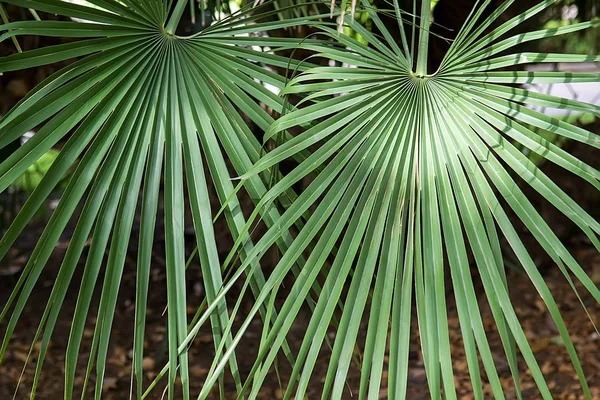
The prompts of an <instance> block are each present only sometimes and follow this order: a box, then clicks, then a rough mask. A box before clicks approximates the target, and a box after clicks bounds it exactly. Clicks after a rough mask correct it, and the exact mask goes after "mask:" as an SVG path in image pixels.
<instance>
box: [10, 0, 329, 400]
mask: <svg viewBox="0 0 600 400" xmlns="http://www.w3.org/2000/svg"><path fill="white" fill-rule="evenodd" d="M7 3H12V4H16V5H18V6H22V7H28V8H31V9H35V10H38V11H42V12H48V13H53V14H57V15H61V16H66V17H71V18H78V19H81V20H83V21H79V22H76V21H21V22H12V23H7V24H5V25H2V26H0V30H1V31H3V32H5V33H3V34H2V36H1V38H0V40H6V39H8V38H14V37H18V36H19V35H41V36H60V37H73V38H78V39H80V40H76V41H73V42H69V43H66V44H59V45H54V46H50V47H45V48H41V49H36V50H30V51H25V52H22V53H18V54H14V55H10V56H6V57H3V58H1V59H0V72H8V71H17V70H21V69H25V68H31V67H36V66H40V65H45V64H50V63H54V62H58V61H64V60H70V59H77V60H76V61H75V62H73V63H71V64H70V65H69V66H68V67H66V68H64V69H62V70H60V71H58V72H56V73H55V74H53V75H51V76H50V77H48V78H47V79H46V80H44V81H43V82H41V83H40V84H39V85H38V86H37V87H36V88H35V89H33V90H32V91H31V92H30V93H29V94H28V95H27V96H26V97H25V98H24V99H23V100H21V101H20V102H19V103H18V104H17V105H16V106H15V107H14V108H13V109H12V110H11V111H10V112H9V113H8V114H6V115H5V116H3V118H2V120H0V146H1V147H4V146H6V145H7V144H9V143H10V142H12V141H13V140H15V139H17V138H19V137H20V136H22V135H23V133H25V132H27V131H29V130H32V129H34V128H35V127H37V126H38V125H40V124H42V126H41V128H40V129H39V130H38V131H37V132H36V134H35V135H34V136H33V137H32V138H31V139H30V140H29V141H27V143H25V144H24V145H23V146H22V147H20V148H19V150H18V151H16V152H14V153H13V154H12V155H11V156H10V157H9V158H8V159H7V160H6V161H4V162H3V163H2V164H0V187H1V188H2V190H4V189H6V188H7V187H8V186H9V185H10V184H11V183H12V182H13V181H14V180H15V179H16V178H18V177H19V176H20V175H21V174H22V173H23V171H25V170H26V169H27V168H28V167H29V166H30V165H31V164H32V163H34V162H35V161H36V160H37V159H38V158H39V157H41V156H42V155H43V154H45V153H46V152H47V151H48V150H49V149H50V148H51V147H52V146H54V145H56V144H57V143H58V142H59V141H61V140H65V139H66V142H65V144H64V146H63V147H62V150H61V152H60V155H59V156H58V158H57V159H56V161H55V163H54V164H53V165H52V167H51V168H50V170H49V171H48V173H47V174H46V175H45V177H44V178H43V180H42V182H41V183H40V184H39V185H38V186H37V188H36V189H35V190H34V191H33V192H32V193H31V195H30V196H29V198H28V199H27V201H26V203H25V204H24V205H23V207H22V208H21V210H20V212H19V214H18V215H17V216H16V218H15V219H14V221H13V222H12V224H11V226H10V227H9V228H8V230H7V231H6V232H5V233H4V236H3V237H2V240H1V241H0V258H2V257H4V256H5V255H6V253H7V251H8V250H9V248H10V247H11V246H12V245H13V243H14V242H15V240H16V239H17V237H18V236H19V234H20V233H21V232H22V231H23V229H24V228H25V227H26V225H27V224H28V222H29V221H30V220H31V218H32V217H33V216H34V214H35V212H36V210H37V209H38V208H39V207H40V206H41V205H42V204H43V202H44V201H45V199H46V198H48V196H49V195H50V193H51V191H52V190H53V189H54V188H55V187H56V186H57V184H58V183H59V181H60V180H61V179H62V177H63V176H65V174H66V173H67V172H68V171H69V170H70V169H71V168H72V167H73V166H74V165H76V168H75V170H74V172H73V173H72V175H71V177H70V179H69V183H68V185H67V187H66V189H65V191H64V193H63V195H62V196H61V198H60V202H59V203H58V206H57V208H56V210H55V211H54V213H53V214H52V217H51V218H50V220H49V222H48V224H47V226H46V228H45V230H44V232H43V233H42V235H41V237H40V239H39V241H38V243H37V245H36V247H35V249H34V250H33V253H32V254H31V257H30V259H29V261H28V263H27V265H26V266H25V268H24V271H23V273H22V274H21V276H20V278H19V280H18V282H17V284H16V288H15V290H14V291H13V293H12V294H11V296H10V298H9V300H8V301H7V304H6V305H5V306H4V308H3V310H2V313H1V314H0V320H1V319H4V318H5V317H7V316H9V315H10V319H9V321H8V324H7V329H6V333H5V336H4V340H3V342H2V347H1V348H0V359H1V358H2V356H3V355H4V354H5V352H6V350H7V348H8V345H9V341H10V338H11V336H12V334H13V332H14V330H15V327H16V326H17V325H16V324H17V322H18V320H19V317H20V315H21V314H22V312H23V308H24V306H25V304H26V302H27V300H28V298H29V297H30V295H31V293H32V291H33V290H34V286H35V284H36V282H37V280H38V278H39V277H40V274H41V272H42V270H43V268H44V266H45V264H46V263H47V262H48V260H49V258H50V256H51V254H52V251H53V249H54V247H55V246H56V244H57V242H58V240H59V239H60V237H61V235H62V234H63V232H64V230H65V227H66V226H67V223H68V222H69V221H70V220H71V219H72V218H73V217H74V215H76V213H77V210H78V209H81V213H80V214H79V217H78V219H77V225H76V227H75V231H74V233H73V236H72V239H71V241H70V244H69V246H68V249H67V252H66V254H65V256H64V259H63V262H62V265H61V267H60V270H59V273H58V276H57V277H56V281H55V285H54V287H53V290H52V293H51V296H50V299H49V302H48V305H47V307H46V309H45V311H44V314H43V316H42V320H41V322H40V325H39V329H38V331H37V333H36V335H35V339H34V342H36V341H37V340H38V338H40V337H41V338H42V345H41V350H40V355H39V357H38V362H37V369H36V375H35V382H34V385H33V389H32V393H35V390H36V386H37V381H38V378H39V374H40V372H41V368H42V365H43V361H44V358H45V355H46V352H47V350H48V345H49V343H50V338H51V335H52V332H53V329H54V327H55V325H56V322H57V318H58V315H59V312H60V310H61V306H62V304H63V301H64V299H65V296H66V293H67V290H69V286H70V283H71V280H72V277H73V275H74V272H75V269H76V268H77V264H78V261H79V259H80V258H81V256H82V254H83V252H84V248H85V247H86V246H87V244H88V239H91V244H90V247H89V251H88V254H87V257H86V262H85V267H84V270H83V277H82V281H81V285H80V289H79V296H78V300H77V305H76V309H75V313H74V316H73V324H72V328H71V333H70V336H69V342H68V346H67V350H66V351H67V352H66V365H65V371H66V372H65V374H66V381H65V398H72V397H73V389H74V378H75V373H76V365H77V360H78V358H79V351H80V346H81V342H82V337H83V331H84V327H85V325H86V320H87V315H88V313H89V310H90V303H91V300H92V295H93V289H94V287H95V286H96V285H97V284H98V280H99V277H100V276H101V273H102V275H103V276H104V278H103V283H102V292H101V299H100V305H99V308H98V315H97V318H96V327H95V331H94V337H93V343H92V348H91V355H90V357H89V362H88V368H87V374H86V380H85V382H86V384H87V381H88V378H89V376H90V373H91V372H92V370H95V373H96V388H95V393H96V397H99V396H100V395H101V393H102V384H103V376H104V370H105V364H106V356H107V351H108V344H109V338H110V332H111V326H112V322H113V318H114V313H115V307H116V302H117V294H118V288H119V285H120V282H121V277H122V275H123V268H124V264H125V257H126V254H127V250H128V247H129V245H128V243H129V238H130V236H131V231H132V226H133V222H134V217H135V214H136V210H137V208H138V197H139V196H140V195H141V199H142V200H141V211H140V214H141V217H140V225H141V226H140V232H141V233H140V238H139V248H138V260H137V271H136V277H137V283H136V306H135V333H134V346H133V347H134V351H133V370H134V373H135V378H136V389H137V394H138V396H141V394H142V359H143V353H144V349H143V344H144V325H145V320H146V304H147V297H148V286H149V277H150V265H151V256H152V251H153V243H154V232H155V230H156V219H157V212H158V205H159V199H160V198H162V199H163V202H164V236H165V249H166V264H167V267H166V272H167V274H166V275H167V297H168V299H167V302H168V343H169V361H170V364H171V365H175V364H177V365H178V366H179V369H177V368H172V369H170V371H169V385H168V386H169V394H170V398H172V397H173V395H174V392H173V390H174V382H175V379H176V376H177V375H179V376H180V377H181V381H182V387H183V396H184V398H189V376H188V375H189V372H188V362H187V355H186V354H185V353H182V354H179V353H178V347H179V345H180V344H181V342H182V341H183V339H184V338H185V337H186V335H187V333H188V330H187V328H188V327H187V325H188V322H189V321H188V320H187V311H186V308H187V307H186V285H185V282H186V276H185V262H186V260H185V254H184V253H185V247H184V209H185V208H186V204H189V207H190V210H191V214H192V219H193V225H194V229H195V233H196V241H197V249H198V254H199V258H200V264H201V268H202V278H203V283H204V288H205V291H206V300H207V301H208V302H210V303H212V302H213V301H214V300H215V295H216V293H217V291H218V290H219V289H220V288H221V286H222V283H223V276H224V275H223V274H224V273H223V271H222V269H221V266H220V261H219V258H218V253H217V241H216V238H215V232H214V228H213V217H214V215H213V214H215V212H214V211H215V210H213V211H211V205H210V201H209V191H208V186H209V185H214V188H215V189H216V192H217V194H218V197H219V200H220V201H221V202H222V203H223V204H225V206H224V207H223V210H222V212H223V213H224V215H225V218H226V221H227V224H228V226H229V228H230V231H231V234H232V236H233V237H234V238H235V239H238V238H239V239H240V240H241V241H243V242H244V243H243V246H242V249H241V251H240V255H241V258H242V259H245V255H246V254H248V253H249V251H250V250H251V248H252V242H251V240H250V238H249V230H244V227H245V225H246V221H245V218H244V216H243V214H242V208H241V205H240V202H239V200H238V197H237V196H236V195H235V191H234V187H233V184H232V182H231V180H232V178H233V177H235V176H236V175H242V174H244V173H246V172H247V171H248V170H249V169H250V168H251V166H252V165H253V163H254V162H255V161H257V160H258V158H259V155H260V152H261V151H262V149H261V145H260V143H259V142H258V141H257V140H256V138H255V137H254V135H253V133H252V132H251V130H250V128H249V127H248V124H247V123H246V122H245V121H244V119H243V118H242V115H241V114H240V112H241V113H243V114H244V115H246V116H247V117H248V118H249V119H250V120H251V121H252V122H253V123H255V124H256V125H257V126H258V127H260V128H262V129H267V128H268V126H269V125H270V124H271V123H272V121H273V119H272V117H271V116H270V115H269V114H268V113H267V112H266V111H265V110H264V109H263V108H262V107H261V106H260V104H261V103H262V104H264V105H267V106H269V107H271V108H272V109H274V110H276V111H279V112H281V111H282V106H283V100H282V99H281V98H280V97H278V96H276V95H275V94H273V93H272V92H271V91H269V90H268V89H267V88H266V87H265V84H269V85H272V86H274V87H275V88H279V89H281V88H283V87H284V85H285V78H284V77H282V76H280V75H278V74H277V73H275V72H273V70H272V69H268V68H265V66H269V67H271V68H274V67H275V68H284V69H285V68H287V67H289V66H292V67H296V66H297V65H296V64H297V63H295V62H293V61H290V60H289V57H284V56H280V55H277V52H278V51H281V50H286V49H290V48H293V47H294V45H295V44H297V42H298V40H294V39H289V40H288V39H280V38H273V39H271V38H269V37H268V36H264V35H263V36H250V35H248V34H249V33H253V32H263V33H264V32H268V31H270V30H272V29H279V28H281V27H285V26H295V25H299V24H308V23H311V21H312V20H313V19H320V18H322V17H323V16H319V15H316V16H313V17H309V18H302V19H301V20H295V19H292V20H289V21H286V22H281V21H275V22H272V21H271V22H270V21H269V17H270V16H271V15H272V14H275V12H270V13H263V14H262V15H261V16H256V15H251V14H249V13H248V12H247V11H242V12H239V13H237V14H236V15H233V16H231V17H230V18H227V19H224V20H222V21H220V22H218V23H217V24H214V25H212V26H210V27H208V28H206V29H205V30H204V31H202V32H200V33H198V34H196V35H193V36H191V37H185V38H183V37H177V36H176V35H174V34H173V33H172V32H173V31H174V29H175V27H176V25H177V21H178V19H179V17H180V16H181V13H182V12H183V6H185V4H187V2H186V1H179V2H178V3H177V4H176V6H175V9H174V11H173V13H172V15H171V16H170V17H169V13H168V10H169V7H170V4H171V2H163V1H160V0H149V1H144V2H138V1H114V0H92V1H90V2H89V4H90V5H78V4H71V3H68V2H66V1H56V0H31V1H30V0H26V1H21V0H18V1H12V2H7ZM309 42H311V41H309ZM252 46H269V47H270V48H272V49H274V51H272V52H270V53H265V52H261V51H255V50H252ZM228 163H230V164H231V166H232V167H233V171H235V172H233V175H232V172H231V170H230V168H229V167H228ZM205 171H208V173H209V174H210V176H205ZM163 176H164V183H163V182H162V178H161V177H163ZM270 180H272V178H271V172H267V173H265V174H262V176H255V177H254V178H253V179H251V180H249V181H247V182H246V186H245V188H246V190H247V192H248V194H249V195H250V197H251V198H256V199H259V198H261V197H262V196H263V194H264V193H265V192H266V190H267V185H268V182H269V181H270ZM161 188H162V189H161ZM163 192H164V194H162V193H163ZM185 193H187V196H188V198H189V202H188V201H186V199H185V198H184V194H185ZM294 197H295V195H294V194H293V192H292V191H287V193H286V195H284V196H283V197H282V198H287V199H288V200H287V201H288V202H289V199H293V198H294ZM261 212H262V216H263V220H264V221H265V223H266V224H267V225H268V226H270V225H271V224H273V223H275V221H277V219H278V218H279V212H278V210H277V208H276V207H267V208H264V209H263V210H262V211H261ZM291 242H292V236H291V235H290V234H287V235H282V236H281V237H280V238H279V240H278V243H279V244H280V247H281V249H282V250H283V251H285V250H286V249H287V247H289V246H290V244H291ZM107 249H108V251H107ZM105 253H107V259H106V260H104V258H105V257H104V256H105ZM252 264H253V265H255V266H257V262H256V261H252ZM103 265H105V267H103ZM296 273H297V270H296ZM263 283H264V276H263V274H262V271H261V269H260V267H258V266H257V267H256V272H254V273H253V274H252V277H251V284H250V287H251V288H252V290H253V291H256V292H258V290H259V289H260V287H262V284H263ZM315 290H317V291H318V287H316V286H315ZM263 311H264V310H263ZM272 317H274V315H273V314H271V316H270V317H269V318H272ZM210 323H211V326H212V332H213V337H214V340H215V345H218V344H219V343H221V341H222V342H223V343H228V344H227V346H228V345H229V343H230V336H231V335H230V334H228V333H225V334H224V333H223V331H224V329H225V327H226V326H227V325H228V323H229V316H228V310H227V304H226V301H225V300H224V299H221V300H219V303H218V310H217V312H216V313H214V314H213V315H212V316H211V317H210ZM32 349H33V347H32ZM30 354H31V353H30ZM229 365H230V369H231V372H232V374H233V376H234V378H235V381H236V383H237V385H238V388H240V387H241V386H240V385H241V383H240V377H239V371H238V369H237V363H236V360H235V357H232V358H231V359H230V363H229ZM84 393H85V387H84Z"/></svg>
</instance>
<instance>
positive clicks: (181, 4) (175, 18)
mask: <svg viewBox="0 0 600 400" xmlns="http://www.w3.org/2000/svg"><path fill="white" fill-rule="evenodd" d="M189 1H190V0H177V4H176V5H175V9H174V10H173V13H172V14H171V17H170V18H169V20H168V21H167V26H166V27H165V31H167V33H170V34H171V35H173V34H174V33H175V29H177V24H179V20H180V19H181V16H182V15H183V11H184V10H185V6H186V5H187V3H189Z"/></svg>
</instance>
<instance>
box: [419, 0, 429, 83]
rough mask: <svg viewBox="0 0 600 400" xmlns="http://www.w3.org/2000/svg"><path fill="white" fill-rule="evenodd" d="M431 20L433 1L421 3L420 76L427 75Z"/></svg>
mask: <svg viewBox="0 0 600 400" xmlns="http://www.w3.org/2000/svg"><path fill="white" fill-rule="evenodd" d="M430 19H431V0H422V1H421V23H420V24H419V49H418V55H417V71H416V74H417V75H418V76H425V75H427V54H428V53H429V22H430Z"/></svg>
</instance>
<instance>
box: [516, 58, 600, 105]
mask: <svg viewBox="0 0 600 400" xmlns="http://www.w3.org/2000/svg"><path fill="white" fill-rule="evenodd" d="M527 70H528V71H543V72H549V71H561V72H591V73H598V72H600V63H556V64H534V65H531V66H528V67H527ZM523 87H524V88H525V89H527V90H532V91H534V92H539V93H543V94H549V95H552V96H556V97H563V98H566V99H571V100H577V101H582V102H584V103H590V104H595V105H598V106H600V82H588V83H551V84H550V83H548V84H538V85H531V84H525V85H523ZM530 107H531V108H532V109H534V110H536V111H540V112H543V113H544V114H547V115H551V116H556V117H562V116H569V115H577V114H580V113H579V112H576V111H569V110H562V109H557V108H548V107H540V106H530Z"/></svg>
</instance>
